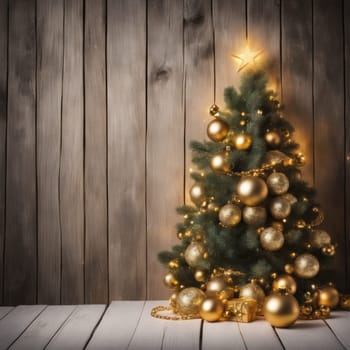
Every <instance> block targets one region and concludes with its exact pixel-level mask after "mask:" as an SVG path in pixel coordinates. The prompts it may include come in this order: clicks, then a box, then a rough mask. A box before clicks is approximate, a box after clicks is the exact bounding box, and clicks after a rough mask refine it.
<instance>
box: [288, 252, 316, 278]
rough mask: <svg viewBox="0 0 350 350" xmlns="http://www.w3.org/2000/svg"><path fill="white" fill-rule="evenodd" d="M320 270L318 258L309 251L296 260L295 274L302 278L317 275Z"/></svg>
mask: <svg viewBox="0 0 350 350" xmlns="http://www.w3.org/2000/svg"><path fill="white" fill-rule="evenodd" d="M319 270H320V263H319V262H318V260H317V258H316V257H315V256H314V255H312V254H309V253H306V254H301V255H299V256H297V257H296V259H295V261H294V271H295V274H296V275H297V276H298V277H300V278H312V277H315V276H316V275H317V274H318V272H319Z"/></svg>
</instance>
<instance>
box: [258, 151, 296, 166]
mask: <svg viewBox="0 0 350 350" xmlns="http://www.w3.org/2000/svg"><path fill="white" fill-rule="evenodd" d="M289 159H291V158H289V157H288V156H287V155H286V154H284V153H282V152H280V151H268V152H267V153H266V154H265V157H264V160H263V164H265V165H274V164H278V163H281V162H285V161H287V160H289Z"/></svg>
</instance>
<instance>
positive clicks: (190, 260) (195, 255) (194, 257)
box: [184, 242, 205, 267]
mask: <svg viewBox="0 0 350 350" xmlns="http://www.w3.org/2000/svg"><path fill="white" fill-rule="evenodd" d="M204 253H205V248H204V245H203V244H202V243H201V242H192V243H190V244H189V245H188V246H187V248H186V250H185V254H184V257H185V260H186V262H187V264H188V265H189V266H191V267H196V266H197V263H198V261H199V260H200V259H202V258H203V255H204Z"/></svg>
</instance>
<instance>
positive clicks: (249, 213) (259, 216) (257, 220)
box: [243, 206, 267, 226]
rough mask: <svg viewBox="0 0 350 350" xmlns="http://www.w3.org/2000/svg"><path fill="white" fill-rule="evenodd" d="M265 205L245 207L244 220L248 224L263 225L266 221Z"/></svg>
mask: <svg viewBox="0 0 350 350" xmlns="http://www.w3.org/2000/svg"><path fill="white" fill-rule="evenodd" d="M266 217H267V213H266V209H265V207H248V206H247V207H244V209H243V220H244V222H245V223H246V224H248V225H254V226H261V225H264V224H265V222H266Z"/></svg>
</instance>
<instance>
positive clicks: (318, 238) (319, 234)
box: [310, 230, 331, 249]
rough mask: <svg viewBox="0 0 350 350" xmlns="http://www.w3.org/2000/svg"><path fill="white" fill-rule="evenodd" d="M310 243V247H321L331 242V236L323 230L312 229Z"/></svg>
mask: <svg viewBox="0 0 350 350" xmlns="http://www.w3.org/2000/svg"><path fill="white" fill-rule="evenodd" d="M310 243H311V245H312V247H314V248H318V249H321V248H322V247H324V246H326V245H328V244H331V236H330V235H329V234H328V232H326V231H324V230H312V231H311V233H310Z"/></svg>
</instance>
